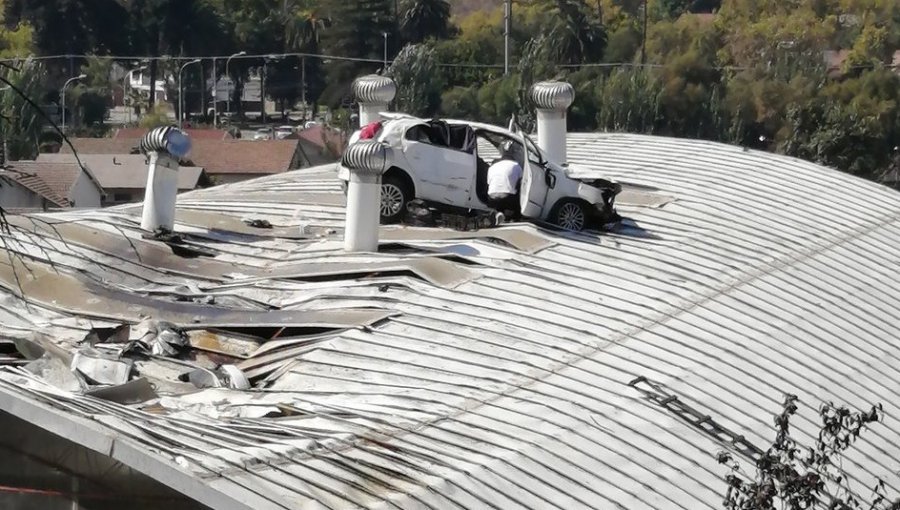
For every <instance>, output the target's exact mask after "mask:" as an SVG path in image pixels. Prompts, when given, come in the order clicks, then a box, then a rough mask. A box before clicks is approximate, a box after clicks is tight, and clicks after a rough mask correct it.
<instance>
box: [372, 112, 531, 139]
mask: <svg viewBox="0 0 900 510" xmlns="http://www.w3.org/2000/svg"><path fill="white" fill-rule="evenodd" d="M380 115H381V116H382V117H383V118H385V119H386V120H387V121H388V122H390V124H391V125H392V127H393V126H396V127H398V128H409V127H411V126H415V125H419V124H428V122H429V121H430V120H432V119H423V118H421V117H415V116H413V115H409V114H407V113H400V112H382V113H380ZM437 120H441V121H443V122H446V123H447V124H450V125H457V126H458V125H467V126H470V127H471V128H472V129H483V130H485V131H491V132H493V133H498V134H502V135H506V136H516V133H513V132H512V131H510V130H509V129H507V128H505V127H501V126H496V125H494V124H486V123H484V122H474V121H470V120H460V119H443V118H438V119H437Z"/></svg>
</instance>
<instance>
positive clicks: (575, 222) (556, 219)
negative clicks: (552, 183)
mask: <svg viewBox="0 0 900 510" xmlns="http://www.w3.org/2000/svg"><path fill="white" fill-rule="evenodd" d="M589 218H590V210H589V209H588V206H587V204H585V203H584V202H579V201H577V200H565V201H562V202H560V203H558V204H556V207H554V208H553V212H551V213H550V221H551V222H553V223H554V224H555V225H558V226H560V227H562V228H564V229H566V230H571V231H572V232H581V231H582V230H584V229H585V227H587V224H588V219H589Z"/></svg>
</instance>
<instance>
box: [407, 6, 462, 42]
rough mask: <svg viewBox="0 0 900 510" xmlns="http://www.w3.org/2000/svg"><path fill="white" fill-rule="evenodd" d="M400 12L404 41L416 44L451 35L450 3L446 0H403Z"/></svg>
mask: <svg viewBox="0 0 900 510" xmlns="http://www.w3.org/2000/svg"><path fill="white" fill-rule="evenodd" d="M399 14H400V20H399V21H400V35H401V37H403V40H404V42H407V43H411V44H416V43H420V42H422V41H424V40H425V39H428V38H432V37H433V38H436V39H443V38H446V37H447V36H448V35H450V3H449V2H447V1H446V0H403V1H402V2H401V3H400V13H399Z"/></svg>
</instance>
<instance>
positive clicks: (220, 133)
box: [113, 128, 234, 140]
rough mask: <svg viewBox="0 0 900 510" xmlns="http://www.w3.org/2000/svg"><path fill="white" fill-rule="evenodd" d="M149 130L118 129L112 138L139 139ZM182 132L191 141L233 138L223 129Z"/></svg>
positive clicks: (186, 129) (187, 130)
mask: <svg viewBox="0 0 900 510" xmlns="http://www.w3.org/2000/svg"><path fill="white" fill-rule="evenodd" d="M147 131H149V129H145V128H119V129H117V130H116V134H115V135H113V138H128V139H131V138H141V137H142V136H144V135H145V134H147ZM184 131H185V132H186V133H187V134H188V136H190V137H191V139H192V140H230V139H232V138H234V137H233V136H231V133H229V132H228V131H225V130H224V129H188V128H185V129H184Z"/></svg>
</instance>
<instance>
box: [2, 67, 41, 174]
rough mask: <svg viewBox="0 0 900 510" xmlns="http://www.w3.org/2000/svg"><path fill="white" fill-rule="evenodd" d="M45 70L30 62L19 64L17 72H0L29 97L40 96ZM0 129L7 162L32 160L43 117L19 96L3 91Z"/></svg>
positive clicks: (37, 143)
mask: <svg viewBox="0 0 900 510" xmlns="http://www.w3.org/2000/svg"><path fill="white" fill-rule="evenodd" d="M44 73H45V71H44V69H43V68H42V67H41V66H40V65H39V64H36V63H34V62H31V61H25V62H20V63H19V67H18V70H11V69H8V68H2V69H0V75H2V76H3V77H4V78H5V79H7V80H9V81H10V83H12V84H13V85H14V86H16V88H18V89H19V90H21V91H22V92H24V93H25V94H26V95H27V96H28V97H40V95H41V93H42V80H43V78H44ZM0 116H2V118H0V130H2V132H3V134H4V136H5V137H6V142H7V146H8V149H9V153H8V154H7V157H8V159H10V160H16V159H31V158H33V157H34V156H35V155H36V154H37V151H38V145H39V142H40V138H41V127H42V126H43V117H41V116H40V113H38V112H37V111H35V110H34V108H33V107H32V106H31V105H29V104H28V103H27V102H25V100H24V99H22V97H21V96H19V95H18V94H15V93H12V92H11V91H6V92H3V93H0Z"/></svg>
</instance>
